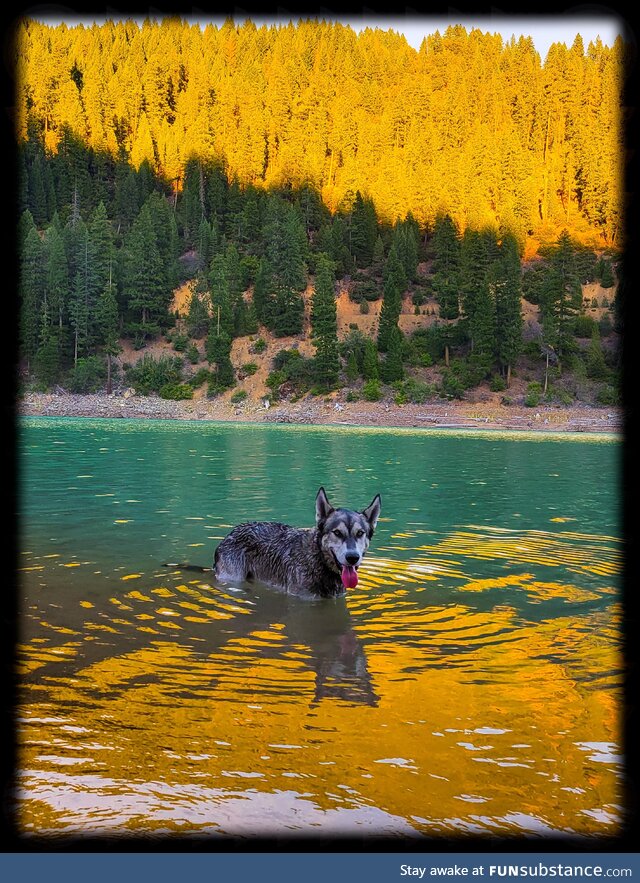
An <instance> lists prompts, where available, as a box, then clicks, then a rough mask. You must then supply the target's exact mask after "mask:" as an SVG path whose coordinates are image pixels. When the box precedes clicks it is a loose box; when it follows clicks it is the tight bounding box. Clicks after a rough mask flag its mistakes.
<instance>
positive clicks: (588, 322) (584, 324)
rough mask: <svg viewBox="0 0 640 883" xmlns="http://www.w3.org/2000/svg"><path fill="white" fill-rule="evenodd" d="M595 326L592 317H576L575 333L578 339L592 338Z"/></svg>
mask: <svg viewBox="0 0 640 883" xmlns="http://www.w3.org/2000/svg"><path fill="white" fill-rule="evenodd" d="M595 326H596V323H595V321H594V319H593V317H592V316H576V319H575V323H574V326H573V333H574V335H575V336H576V337H591V335H592V334H593V329H594V328H595Z"/></svg>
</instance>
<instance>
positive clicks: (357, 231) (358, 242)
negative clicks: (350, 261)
mask: <svg viewBox="0 0 640 883" xmlns="http://www.w3.org/2000/svg"><path fill="white" fill-rule="evenodd" d="M377 236H378V223H377V217H376V210H375V207H374V204H373V201H372V200H371V199H365V198H363V196H362V194H361V193H360V191H359V190H358V191H357V193H356V197H355V201H354V204H353V209H352V212H351V251H352V253H353V256H354V257H355V261H356V264H357V266H359V267H368V266H369V265H370V263H371V260H372V258H373V250H374V248H375V244H376V239H377Z"/></svg>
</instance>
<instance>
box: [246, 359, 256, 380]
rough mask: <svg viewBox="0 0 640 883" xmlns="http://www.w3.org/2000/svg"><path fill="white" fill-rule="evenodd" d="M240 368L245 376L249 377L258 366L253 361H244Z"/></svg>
mask: <svg viewBox="0 0 640 883" xmlns="http://www.w3.org/2000/svg"><path fill="white" fill-rule="evenodd" d="M242 370H243V371H244V373H245V375H246V376H247V377H251V375H252V374H255V373H256V371H257V370H258V366H257V365H256V363H255V362H245V364H244V365H243V366H242Z"/></svg>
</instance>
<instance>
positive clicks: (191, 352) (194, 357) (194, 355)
mask: <svg viewBox="0 0 640 883" xmlns="http://www.w3.org/2000/svg"><path fill="white" fill-rule="evenodd" d="M186 356H187V359H189V361H190V362H191V364H192V365H197V364H198V362H199V361H200V353H199V352H198V347H197V346H196V345H195V343H190V344H189V346H188V348H187V352H186Z"/></svg>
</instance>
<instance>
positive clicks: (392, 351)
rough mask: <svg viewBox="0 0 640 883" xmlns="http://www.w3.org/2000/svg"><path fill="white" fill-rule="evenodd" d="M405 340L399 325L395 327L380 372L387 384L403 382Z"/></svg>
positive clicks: (390, 334) (391, 332)
mask: <svg viewBox="0 0 640 883" xmlns="http://www.w3.org/2000/svg"><path fill="white" fill-rule="evenodd" d="M403 340H404V336H403V334H402V331H400V329H399V328H398V326H397V325H394V326H393V327H392V328H391V331H390V333H389V346H388V348H387V355H386V358H385V360H384V362H383V363H382V367H381V372H380V373H381V375H382V379H383V380H384V382H385V383H393V382H394V381H395V380H402V378H403V377H404V368H403V366H402V344H403Z"/></svg>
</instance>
